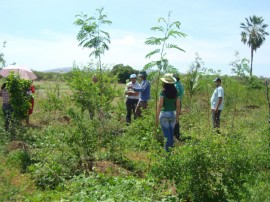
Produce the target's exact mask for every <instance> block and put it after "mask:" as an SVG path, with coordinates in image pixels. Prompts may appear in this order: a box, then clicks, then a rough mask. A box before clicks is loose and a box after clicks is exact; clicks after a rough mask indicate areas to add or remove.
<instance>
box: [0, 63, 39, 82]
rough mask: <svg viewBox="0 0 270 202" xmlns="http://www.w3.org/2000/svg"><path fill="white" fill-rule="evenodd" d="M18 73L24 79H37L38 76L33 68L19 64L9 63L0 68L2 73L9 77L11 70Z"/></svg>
mask: <svg viewBox="0 0 270 202" xmlns="http://www.w3.org/2000/svg"><path fill="white" fill-rule="evenodd" d="M12 71H13V72H14V73H15V74H18V75H19V76H20V78H22V79H28V80H35V79H36V78H37V76H36V75H35V74H34V73H33V72H32V71H31V69H29V68H27V67H24V66H19V65H8V66H6V67H4V68H3V69H1V70H0V75H1V76H3V77H7V76H8V75H9V73H10V72H12Z"/></svg>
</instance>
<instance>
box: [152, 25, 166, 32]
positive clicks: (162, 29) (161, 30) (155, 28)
mask: <svg viewBox="0 0 270 202" xmlns="http://www.w3.org/2000/svg"><path fill="white" fill-rule="evenodd" d="M151 30H152V31H160V32H164V28H163V27H162V26H159V27H152V28H151Z"/></svg>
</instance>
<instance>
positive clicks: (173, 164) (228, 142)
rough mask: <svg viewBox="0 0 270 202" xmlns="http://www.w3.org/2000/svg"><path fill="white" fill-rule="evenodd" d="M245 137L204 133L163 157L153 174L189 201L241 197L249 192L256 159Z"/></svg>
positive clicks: (239, 198)
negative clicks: (252, 155) (244, 141)
mask: <svg viewBox="0 0 270 202" xmlns="http://www.w3.org/2000/svg"><path fill="white" fill-rule="evenodd" d="M243 139H244V137H243V136H241V138H231V137H224V136H212V135H206V137H205V138H203V139H201V140H199V141H198V140H196V141H194V140H191V141H190V142H189V143H188V144H186V145H185V146H182V147H178V148H175V150H174V152H173V153H172V154H171V155H170V154H169V155H165V156H164V157H162V158H161V157H160V156H159V160H158V161H156V163H155V165H154V166H153V168H152V171H151V173H152V175H153V176H154V177H158V178H159V179H166V180H170V181H172V182H174V183H175V186H176V188H177V193H178V195H179V198H182V199H184V200H188V201H190V200H191V201H228V200H237V201H240V200H241V199H244V198H246V197H247V196H248V194H249V193H248V190H247V188H246V186H245V184H246V183H247V182H251V180H252V179H251V178H250V176H251V175H252V174H254V170H255V165H256V162H255V161H253V159H252V157H251V156H250V155H249V152H248V149H249V148H248V147H246V145H245V144H243V143H242V141H243Z"/></svg>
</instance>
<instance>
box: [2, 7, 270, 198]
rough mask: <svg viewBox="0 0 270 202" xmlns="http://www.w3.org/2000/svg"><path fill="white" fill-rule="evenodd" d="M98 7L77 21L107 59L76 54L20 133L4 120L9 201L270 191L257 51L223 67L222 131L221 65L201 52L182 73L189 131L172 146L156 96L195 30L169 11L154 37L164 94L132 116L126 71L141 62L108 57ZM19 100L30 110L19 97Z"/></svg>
mask: <svg viewBox="0 0 270 202" xmlns="http://www.w3.org/2000/svg"><path fill="white" fill-rule="evenodd" d="M97 11H98V17H97V18H95V17H90V18H88V17H87V15H81V16H77V17H78V19H77V21H76V22H75V24H77V25H79V26H81V30H80V32H79V34H78V36H77V38H78V40H79V41H80V45H82V46H84V47H87V48H90V49H93V52H92V53H91V54H93V55H94V56H95V58H96V59H98V62H97V65H95V64H93V63H89V64H88V65H87V66H82V67H79V66H77V65H76V64H74V66H73V71H72V72H70V73H67V74H54V75H53V76H52V77H51V78H50V79H49V81H35V82H34V85H35V86H36V93H35V108H34V113H33V114H32V115H31V117H30V122H31V125H30V126H26V125H24V124H23V122H22V123H21V124H19V126H18V127H17V128H16V133H12V135H11V134H10V132H8V131H5V130H4V128H3V125H0V137H1V138H0V201H194V202H196V201H198V202H199V201H207V202H209V201H210V202H211V201H213V202H216V201H252V202H257V201H270V196H269V193H270V166H269V162H270V147H269V144H270V126H269V114H268V112H267V109H268V107H269V110H270V105H269V92H268V91H269V81H267V82H265V81H263V80H262V79H259V78H257V77H255V76H250V75H248V74H247V71H248V61H247V60H246V59H241V58H239V57H238V54H236V59H235V61H233V62H232V63H231V65H232V71H233V73H234V74H236V76H222V86H223V88H224V90H225V106H224V110H223V111H222V116H221V130H220V132H221V133H220V134H216V133H213V131H212V123H211V114H210V106H209V105H210V103H209V100H210V97H211V94H212V92H213V90H214V88H215V86H214V83H213V79H214V78H215V77H216V76H221V75H219V72H218V71H214V70H212V69H208V68H206V67H204V64H203V61H202V59H201V58H200V57H199V55H198V54H196V56H195V60H194V62H193V63H192V64H191V65H190V69H189V71H188V73H187V75H182V76H181V77H180V79H181V82H182V83H183V85H184V86H185V87H186V94H185V95H184V99H183V102H182V112H181V116H180V123H181V132H182V134H181V140H180V141H177V142H175V147H174V148H173V150H172V152H170V153H168V152H165V150H164V146H163V145H164V138H163V135H162V132H161V129H160V127H157V126H156V125H155V117H156V114H155V113H156V101H157V93H158V92H159V89H160V84H159V77H160V76H161V74H163V73H167V72H173V71H176V69H175V68H174V67H173V66H171V65H169V62H168V61H169V59H168V58H167V57H168V55H167V54H166V51H167V50H169V49H173V50H179V51H183V50H182V49H181V48H180V47H178V46H177V45H174V44H171V43H170V42H169V39H170V38H171V37H174V38H177V37H184V36H185V34H183V33H182V32H179V31H178V30H179V28H180V22H179V21H175V22H173V23H171V22H170V13H169V16H168V19H167V20H165V19H164V18H160V19H159V22H160V23H163V26H157V27H153V28H152V30H154V31H158V32H159V33H162V37H161V38H159V37H150V38H148V39H147V40H146V42H145V43H146V44H147V45H155V46H157V47H158V48H157V49H155V50H154V51H152V52H150V53H149V54H148V55H147V56H146V57H147V58H150V57H152V56H154V55H156V54H158V56H160V58H159V59H158V60H155V61H152V62H150V63H149V64H147V65H146V66H145V69H150V68H152V67H154V66H155V67H157V68H158V71H157V72H153V73H152V74H150V75H149V77H148V79H149V80H150V82H151V83H152V84H156V85H152V89H151V96H152V98H156V99H151V100H150V101H149V108H148V109H147V110H145V111H144V112H143V117H141V118H139V119H136V120H134V121H133V122H132V123H131V124H130V125H128V126H127V125H126V124H125V113H126V109H125V104H124V99H125V97H124V95H123V93H122V92H123V89H124V85H123V84H119V83H118V82H117V81H118V80H119V78H120V77H119V76H120V75H121V76H123V75H122V74H124V75H126V76H124V77H125V78H123V79H128V77H127V75H128V74H129V73H130V72H128V74H126V73H127V72H126V70H130V71H131V70H132V71H133V69H131V68H129V67H128V66H127V67H124V66H123V65H119V66H117V67H115V68H113V70H112V71H110V70H109V68H105V67H104V66H102V63H101V55H102V54H103V53H104V51H105V50H108V45H107V43H109V34H108V33H107V32H104V31H101V30H100V25H102V24H110V21H108V20H106V15H104V14H102V12H103V9H98V10H97ZM165 57H166V58H165ZM123 69H125V71H122V70H123ZM113 71H116V72H117V73H114V72H113ZM134 71H135V72H136V70H134ZM132 73H133V72H132ZM112 75H113V76H112ZM43 76H44V75H43ZM117 77H118V78H117ZM43 78H45V77H43ZM9 79H10V83H9V90H10V92H11V93H12V96H15V97H17V96H18V99H21V97H20V96H21V95H20V93H21V91H24V89H23V88H24V86H25V85H26V83H24V82H21V80H20V79H18V78H16V77H14V75H11V76H10V78H9ZM4 81H5V79H1V83H3V82H4ZM265 84H266V87H265ZM15 87H16V89H15ZM13 88H14V89H13ZM16 93H17V94H18V95H17V94H16ZM265 95H267V96H265ZM266 97H268V100H267V99H266ZM23 101H24V100H23ZM14 106H16V107H17V108H18V109H22V110H25V105H24V103H22V104H19V100H18V103H15V104H14ZM22 114H24V111H22ZM0 115H1V116H0V123H4V120H3V113H2V111H1V112H0ZM22 118H23V117H22Z"/></svg>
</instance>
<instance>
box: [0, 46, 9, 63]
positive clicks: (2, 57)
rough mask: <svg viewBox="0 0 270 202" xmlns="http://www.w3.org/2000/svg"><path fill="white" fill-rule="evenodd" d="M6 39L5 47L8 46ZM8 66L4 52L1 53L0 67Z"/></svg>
mask: <svg viewBox="0 0 270 202" xmlns="http://www.w3.org/2000/svg"><path fill="white" fill-rule="evenodd" d="M6 43H7V42H6V41H4V42H3V48H5V47H6ZM5 66H6V61H5V59H4V53H0V68H2V67H5Z"/></svg>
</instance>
